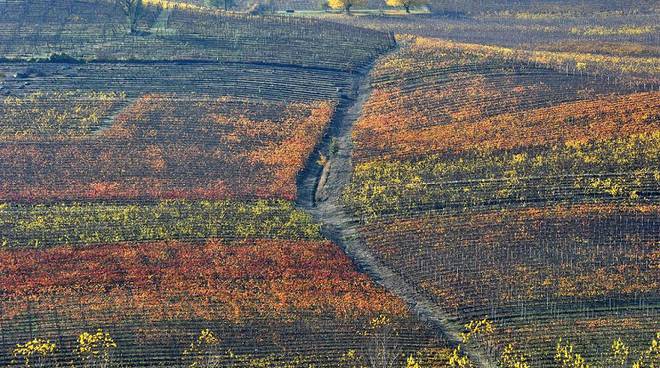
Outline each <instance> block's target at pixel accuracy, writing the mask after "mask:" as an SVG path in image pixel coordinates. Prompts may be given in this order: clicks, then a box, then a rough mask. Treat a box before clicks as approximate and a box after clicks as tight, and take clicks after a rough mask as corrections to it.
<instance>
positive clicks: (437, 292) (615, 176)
mask: <svg viewBox="0 0 660 368" xmlns="http://www.w3.org/2000/svg"><path fill="white" fill-rule="evenodd" d="M402 41H403V42H402V45H401V48H400V49H399V50H398V51H397V52H395V53H391V54H390V55H389V56H387V57H385V58H382V59H381V60H380V62H379V63H378V64H377V65H376V66H375V67H374V68H373V70H372V72H371V75H372V88H373V92H372V94H371V96H370V98H369V100H368V101H367V102H366V103H365V105H364V110H363V114H362V115H361V117H360V118H359V120H358V121H357V122H356V125H355V130H354V131H353V139H354V141H355V142H354V144H355V148H354V151H353V161H354V163H355V167H354V172H353V176H352V180H351V183H350V184H349V186H347V187H346V189H345V191H344V194H343V197H342V201H343V203H344V205H345V206H346V208H347V209H348V210H349V211H350V212H351V213H353V214H354V215H355V216H356V217H357V218H359V219H360V222H361V225H360V230H359V231H360V234H361V239H362V241H363V242H364V244H365V245H366V246H367V247H368V248H369V249H371V250H372V252H373V254H375V255H376V256H377V257H378V258H379V259H380V260H381V261H382V262H383V263H384V264H385V265H386V266H387V267H390V268H391V269H392V270H394V272H396V273H397V274H398V275H400V276H401V277H402V278H403V279H404V280H406V282H407V283H408V284H409V285H411V286H412V287H413V288H415V289H416V290H417V291H418V292H420V293H421V294H423V295H425V297H427V298H428V299H429V300H431V301H433V302H434V303H436V305H437V306H438V307H439V308H441V309H443V310H444V311H445V312H446V313H448V314H449V315H450V316H451V318H452V319H453V322H451V323H455V324H456V325H459V326H461V325H463V324H465V325H466V327H467V328H468V330H469V329H470V328H475V331H477V332H475V334H477V333H478V334H481V335H480V338H479V339H478V341H469V342H468V341H467V340H469V339H468V338H465V337H464V339H463V340H464V342H465V343H466V345H467V346H468V347H471V348H476V349H481V350H482V351H485V352H486V353H487V354H490V355H492V356H493V358H494V359H495V360H498V359H500V356H499V354H504V355H506V354H511V351H520V352H522V353H521V354H523V356H525V361H526V362H528V364H531V365H532V366H534V367H537V366H538V367H546V366H548V367H549V366H553V364H554V363H553V361H556V359H557V357H556V355H555V350H554V348H555V343H556V341H557V339H559V338H563V339H564V340H570V342H571V344H572V345H571V349H575V351H576V352H578V353H579V354H580V356H581V357H582V358H584V359H585V360H586V361H587V362H590V363H591V364H605V363H601V362H605V361H606V359H608V356H609V355H608V354H610V351H609V348H610V345H611V340H612V339H613V338H614V337H616V338H620V339H622V340H623V341H626V343H627V344H628V345H627V346H628V347H629V348H630V349H631V350H632V351H635V352H642V351H644V349H646V347H647V346H648V342H649V341H651V340H653V338H654V336H655V334H656V332H657V331H658V329H659V328H660V325H659V324H658V311H660V307H659V306H660V304H659V303H660V300H659V299H658V292H659V289H658V287H659V286H660V285H659V284H658V279H657V257H658V247H657V246H658V244H660V243H659V242H660V238H658V229H659V228H660V212H659V209H658V206H657V203H658V195H659V194H660V171H658V165H657V163H658V162H659V161H660V151H659V150H658V149H659V148H660V141H658V138H659V137H660V135H659V134H660V126H659V125H658V123H659V122H660V117H659V116H658V112H659V111H660V104H659V103H660V94H658V92H652V91H648V92H640V91H635V89H634V88H633V89H627V87H625V86H623V87H622V86H614V85H612V84H607V83H603V81H602V80H599V78H598V77H594V76H589V75H587V74H582V75H580V74H578V75H571V74H565V73H559V72H557V71H554V70H552V69H551V68H547V67H545V66H542V65H538V64H529V63H527V62H523V61H519V62H515V61H514V60H513V59H512V58H503V57H502V56H503V55H502V54H500V53H498V52H495V53H484V52H482V51H484V49H483V48H479V47H474V46H472V45H465V48H464V49H461V48H460V46H459V44H455V43H449V42H444V41H436V40H430V39H421V38H405V39H403V40H402ZM484 318H486V320H484V321H485V322H484V321H482V320H483V319H484ZM470 321H475V323H476V321H482V322H481V323H482V326H490V325H489V324H490V323H491V322H492V323H493V325H494V326H496V327H488V328H485V327H482V329H481V330H479V328H477V327H474V326H477V325H475V324H474V323H471V324H470V323H469V322H470ZM483 323H487V324H488V325H483ZM468 326H469V327H468ZM509 344H510V345H509ZM506 346H509V348H510V347H513V349H514V350H507V352H505V351H504V350H505V349H504V348H505V347H506ZM557 349H559V348H557ZM557 354H558V353H557ZM504 355H503V356H504ZM610 364H611V363H610ZM604 366H606V365H604Z"/></svg>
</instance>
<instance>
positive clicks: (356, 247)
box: [296, 68, 496, 368]
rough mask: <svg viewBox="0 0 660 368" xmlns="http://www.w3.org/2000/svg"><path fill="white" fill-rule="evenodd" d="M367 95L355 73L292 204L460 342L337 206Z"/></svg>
mask: <svg viewBox="0 0 660 368" xmlns="http://www.w3.org/2000/svg"><path fill="white" fill-rule="evenodd" d="M369 69H371V68H369ZM370 94H371V83H370V80H369V72H368V71H365V72H363V73H361V74H359V75H358V76H356V78H355V82H354V86H353V91H352V95H351V96H350V97H348V98H344V99H343V100H342V102H341V103H340V105H339V107H338V109H337V112H336V114H335V117H334V119H333V122H332V125H331V127H330V128H329V132H328V134H327V135H326V137H325V138H324V139H323V141H322V142H321V143H320V147H318V149H317V150H316V152H315V153H314V154H313V155H312V157H311V158H310V160H309V163H308V165H307V168H306V169H305V171H304V172H303V173H302V175H301V177H300V178H299V180H298V198H297V200H296V203H297V205H298V207H300V208H302V209H304V210H306V211H307V212H309V213H310V214H311V215H312V216H313V217H314V219H315V220H316V221H318V222H319V223H321V224H322V229H323V230H322V231H323V234H324V235H325V236H326V237H327V238H328V239H330V240H332V241H333V242H335V244H337V245H339V246H340V247H341V248H342V249H343V251H344V252H345V253H346V254H347V255H348V256H349V257H350V258H351V259H352V260H353V262H354V263H355V265H356V266H357V267H358V269H359V270H360V271H361V272H364V273H366V274H367V275H369V276H370V277H371V278H372V279H373V280H374V281H375V282H376V283H378V284H379V285H381V286H382V287H384V288H386V289H387V290H389V291H390V292H391V293H392V294H394V295H396V296H397V297H399V298H401V299H402V300H403V301H405V302H406V303H407V304H408V306H409V307H410V309H411V311H412V312H413V313H415V314H416V315H417V316H418V317H419V318H420V319H421V320H422V321H425V322H426V323H428V324H429V325H430V326H431V327H432V328H434V329H435V330H436V331H438V332H440V333H441V334H442V335H443V336H445V337H446V338H447V339H448V340H449V342H450V343H452V344H459V343H460V332H461V331H462V326H460V325H458V324H457V323H455V322H452V318H451V316H450V315H448V314H447V313H445V312H444V311H443V310H441V309H440V308H439V307H438V306H437V305H436V304H435V303H433V302H431V301H430V300H429V299H428V298H426V297H425V296H423V295H421V294H420V293H418V292H417V291H416V290H415V289H414V288H413V287H412V286H410V285H409V284H408V283H407V282H406V281H405V280H404V279H403V278H402V277H401V276H399V275H398V274H397V273H396V272H394V271H393V270H391V269H390V268H388V267H387V266H385V265H384V264H383V263H382V262H381V261H380V260H379V259H378V258H377V257H376V256H375V255H374V254H373V253H372V252H371V250H370V249H369V248H368V247H367V246H365V245H364V244H363V243H362V241H361V240H360V237H359V234H358V227H359V224H358V222H357V220H356V219H355V218H353V217H352V216H351V215H350V214H349V213H347V212H346V211H345V210H344V208H343V206H342V205H341V202H340V197H341V193H342V190H343V188H344V186H346V185H347V184H348V183H349V182H350V180H351V175H352V169H353V163H352V153H353V141H352V131H353V125H354V124H355V122H356V121H357V120H358V119H359V117H360V115H361V113H362V107H363V105H364V103H365V102H366V101H367V99H368V98H369V96H370ZM333 141H334V142H335V143H334V144H336V145H337V146H338V147H337V148H338V151H337V153H336V154H334V155H332V157H331V159H330V160H329V162H328V163H326V164H325V166H323V167H322V166H321V165H320V164H319V163H317V161H318V159H319V157H320V155H321V153H323V154H324V156H326V157H329V154H328V152H329V150H330V145H331V144H332V142H333ZM461 348H462V350H463V351H464V352H465V353H466V354H467V355H468V356H469V357H470V359H471V360H472V362H473V363H475V364H476V365H477V366H478V367H483V368H491V367H492V368H494V367H496V365H495V363H494V362H492V361H491V359H490V358H488V357H487V356H486V355H485V354H483V353H482V352H481V351H479V350H476V349H469V347H467V346H462V347H461Z"/></svg>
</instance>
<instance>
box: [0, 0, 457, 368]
mask: <svg viewBox="0 0 660 368" xmlns="http://www.w3.org/2000/svg"><path fill="white" fill-rule="evenodd" d="M0 13H1V14H3V16H2V17H1V18H0V39H1V41H0V45H1V46H0V53H1V56H2V57H3V59H2V62H1V63H0V94H2V97H1V98H0V156H2V159H0V166H1V168H0V188H1V189H0V192H1V193H0V201H1V204H0V258H1V259H2V260H1V261H0V297H1V299H2V300H1V301H0V316H1V318H0V365H1V366H3V367H5V366H14V367H33V366H40V367H42V366H43V367H62V366H75V367H91V366H113V367H115V366H117V367H118V366H121V367H157V366H158V367H200V366H204V367H207V366H208V367H210V366H236V367H239V366H240V367H247V366H261V367H291V366H311V365H313V366H320V367H336V366H337V365H338V364H344V363H346V364H362V363H361V362H364V361H366V359H388V360H393V361H396V362H403V361H404V360H405V359H406V358H407V357H409V356H411V355H414V356H415V357H416V359H418V360H419V359H426V360H436V361H438V359H445V356H446V354H447V351H446V349H445V348H444V346H445V343H444V341H443V338H442V336H441V335H440V334H438V332H437V331H434V330H433V329H430V328H428V327H427V326H425V325H423V324H422V323H421V322H420V321H419V320H418V319H417V318H416V317H415V316H414V315H413V314H412V313H411V312H410V311H409V310H408V307H407V306H406V305H405V304H404V303H403V302H402V301H401V300H399V299H397V298H395V297H394V296H392V294H390V293H389V292H388V291H387V290H385V289H383V288H382V287H380V286H378V285H376V284H375V283H374V282H373V281H371V280H370V279H368V278H367V277H366V276H365V275H364V274H362V273H359V272H358V271H357V269H356V267H355V266H354V265H353V264H352V262H351V260H350V259H349V258H348V257H346V255H345V254H343V253H342V252H341V250H340V248H339V247H338V246H337V245H336V244H334V243H332V242H330V241H328V240H326V239H325V237H324V236H323V235H322V234H321V232H320V225H319V224H318V223H316V222H315V221H314V220H313V219H312V218H311V216H310V215H309V214H307V213H305V212H303V211H301V210H299V209H297V208H296V207H295V206H294V204H293V202H292V200H293V199H294V198H295V197H296V195H297V187H296V181H297V178H298V176H299V175H300V173H301V172H302V170H303V169H304V167H305V164H306V162H307V161H308V159H309V156H310V155H311V153H312V152H313V151H314V150H315V148H316V146H317V144H318V143H319V141H320V140H321V139H322V137H323V136H324V135H325V134H326V131H327V130H328V128H329V126H330V124H331V122H332V120H333V119H334V116H335V115H336V114H337V111H339V110H341V109H343V108H345V106H346V105H347V104H349V103H350V100H351V98H352V96H353V94H354V84H355V79H354V78H355V76H356V75H358V74H360V73H363V72H364V70H365V69H366V67H367V66H368V64H369V63H370V62H371V61H372V60H373V59H374V58H375V57H376V56H377V55H379V54H381V53H383V52H385V51H387V50H388V49H390V48H391V47H393V46H394V44H393V39H392V38H391V37H390V36H389V35H388V34H386V33H381V32H376V31H370V30H362V29H357V28H354V27H351V26H343V25H336V24H332V23H327V22H322V21H315V20H299V19H288V18H277V17H249V16H244V15H228V14H219V13H203V12H196V11H189V10H184V9H174V10H173V9H165V10H163V9H159V8H156V7H149V8H147V10H146V12H145V15H144V17H143V18H142V19H141V20H140V22H139V27H138V28H139V32H137V33H135V34H128V32H127V31H128V30H127V28H126V27H127V26H126V21H125V18H124V17H123V15H121V13H120V12H118V11H117V9H115V7H114V5H113V2H105V1H68V0H67V1H57V2H44V1H3V2H0ZM63 54H64V56H63ZM383 341H385V345H383ZM439 357H440V358H439ZM402 364H403V363H402Z"/></svg>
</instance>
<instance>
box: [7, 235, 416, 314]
mask: <svg viewBox="0 0 660 368" xmlns="http://www.w3.org/2000/svg"><path fill="white" fill-rule="evenodd" d="M0 259H1V260H2V262H0V293H1V294H2V295H3V299H4V300H5V301H6V302H7V303H3V316H4V317H5V318H11V317H12V316H17V317H18V316H20V315H21V314H22V313H26V311H27V309H26V308H27V304H26V303H21V301H25V302H27V301H32V302H36V301H41V303H39V304H38V305H39V307H37V308H44V309H45V310H58V311H59V313H60V315H61V316H66V318H67V319H76V315H77V314H78V312H77V311H76V308H67V306H68V305H71V304H72V303H73V304H76V303H82V304H83V305H86V308H87V309H88V310H89V311H103V312H104V313H106V315H112V316H114V318H115V319H117V320H118V321H120V320H122V319H125V318H128V317H130V316H137V315H141V316H142V317H146V318H148V319H151V320H163V319H172V318H175V319H183V320H189V319H213V320H217V319H223V320H229V321H232V322H234V323H238V322H241V321H249V320H250V319H255V318H257V319H258V318H266V317H270V318H274V319H278V320H279V319H289V318H295V316H296V315H297V313H308V314H312V315H330V316H333V317H334V318H358V317H360V316H368V315H371V314H372V313H387V314H391V315H405V313H406V312H405V307H404V305H403V304H402V302H400V301H399V300H397V299H395V298H393V297H392V296H390V295H389V294H388V293H386V292H385V291H383V290H382V289H380V288H378V287H376V286H375V285H373V283H372V282H371V281H369V279H368V278H367V276H365V275H363V274H360V273H357V272H356V271H355V269H354V267H353V265H352V263H351V261H350V260H349V259H348V258H347V257H346V256H345V255H343V254H342V253H341V251H340V250H339V248H337V247H336V246H335V245H333V244H332V243H329V242H312V241H286V240H246V241H243V242H239V243H234V244H225V243H222V242H219V241H207V242H204V243H185V242H159V243H142V244H115V245H106V246H98V247H94V248H76V247H71V246H61V247H57V248H52V249H46V250H35V249H25V250H4V251H0ZM32 312H34V310H33V311H32Z"/></svg>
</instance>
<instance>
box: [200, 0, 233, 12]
mask: <svg viewBox="0 0 660 368" xmlns="http://www.w3.org/2000/svg"><path fill="white" fill-rule="evenodd" d="M205 3H206V6H209V7H212V8H219V7H221V6H222V7H223V8H224V9H225V11H227V10H229V8H230V7H232V6H234V5H235V3H234V0H205Z"/></svg>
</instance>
